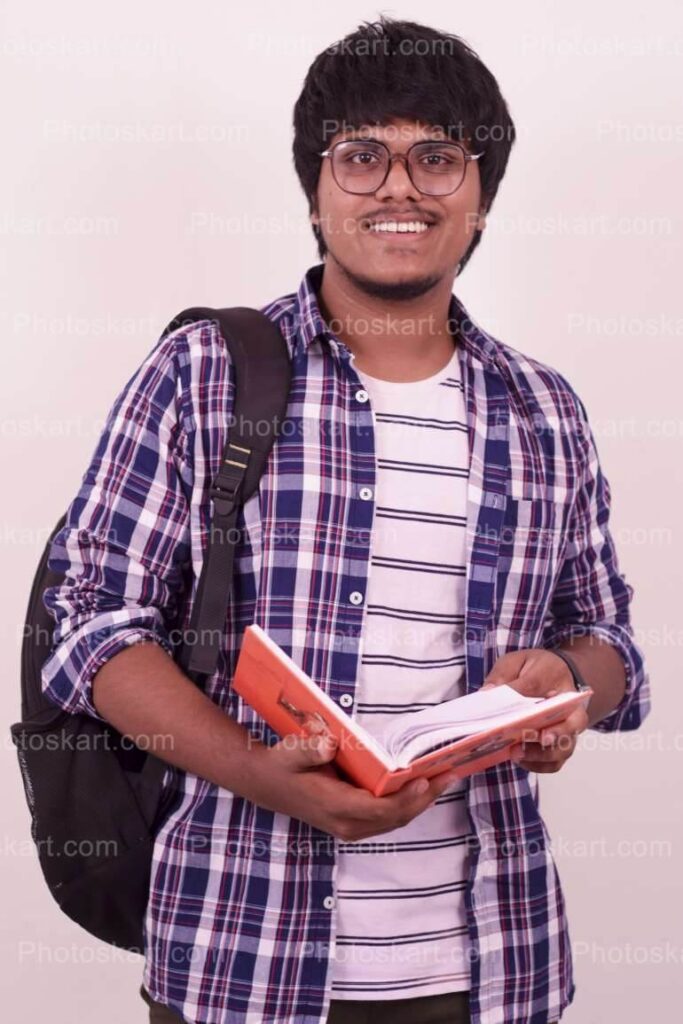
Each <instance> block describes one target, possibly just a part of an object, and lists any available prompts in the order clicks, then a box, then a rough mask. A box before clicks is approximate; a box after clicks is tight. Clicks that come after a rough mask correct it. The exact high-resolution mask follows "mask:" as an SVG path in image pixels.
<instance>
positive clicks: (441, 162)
mask: <svg viewBox="0 0 683 1024" xmlns="http://www.w3.org/2000/svg"><path fill="white" fill-rule="evenodd" d="M461 162H462V158H461V157H460V154H459V151H458V150H457V149H456V150H451V151H448V150H443V149H439V150H432V151H431V152H429V153H424V154H423V155H422V156H421V157H420V163H421V164H424V165H425V166H427V167H450V166H452V165H453V164H457V163H461Z"/></svg>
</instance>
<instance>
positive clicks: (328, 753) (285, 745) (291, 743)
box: [270, 731, 337, 771]
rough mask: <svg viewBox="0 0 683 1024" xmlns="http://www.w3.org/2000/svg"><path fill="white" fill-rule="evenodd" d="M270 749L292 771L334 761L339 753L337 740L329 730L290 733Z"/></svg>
mask: <svg viewBox="0 0 683 1024" xmlns="http://www.w3.org/2000/svg"><path fill="white" fill-rule="evenodd" d="M270 749H271V752H272V753H273V754H274V755H275V756H276V757H278V758H280V760H281V761H282V762H283V764H284V766H285V767H287V768H289V770H290V771H300V770H303V769H305V768H311V767H314V766H316V765H322V764H327V763H328V762H329V761H332V760H333V759H334V757H335V755H336V753H337V741H336V739H335V738H334V736H332V734H331V733H328V732H327V731H325V732H320V733H318V732H315V733H311V732H306V733H290V734H289V736H283V738H282V739H281V740H280V741H279V742H278V743H276V744H274V746H272V747H271V748H270Z"/></svg>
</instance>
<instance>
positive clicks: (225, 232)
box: [0, 0, 683, 1024]
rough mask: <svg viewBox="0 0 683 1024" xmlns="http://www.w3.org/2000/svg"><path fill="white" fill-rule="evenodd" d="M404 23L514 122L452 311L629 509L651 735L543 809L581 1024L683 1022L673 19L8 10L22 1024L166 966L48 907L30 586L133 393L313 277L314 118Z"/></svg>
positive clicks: (596, 742) (14, 877)
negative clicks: (161, 364)
mask: <svg viewBox="0 0 683 1024" xmlns="http://www.w3.org/2000/svg"><path fill="white" fill-rule="evenodd" d="M380 12H382V13H385V14H389V15H392V16H395V17H403V18H407V19H411V20H417V21H420V22H422V23H424V24H426V25H431V26H433V27H435V28H440V29H443V30H446V31H449V32H454V33H456V34H457V35H460V36H462V37H463V38H464V39H465V40H466V41H467V42H468V43H469V44H470V45H471V46H473V47H474V49H476V50H477V51H478V52H479V54H480V56H481V57H482V59H483V60H484V61H485V62H486V63H487V65H488V66H489V67H490V68H491V70H492V71H493V72H494V74H495V76H496V78H497V79H498V82H499V84H500V86H501V89H502V91H503V94H504V95H505V97H506V99H507V101H508V103H509V106H510V109H511V113H512V116H513V118H514V120H515V122H516V126H517V131H518V141H517V143H516V144H515V146H514V148H513V152H512V156H511V161H510V164H509V167H508V172H507V175H506V177H505V179H504V181H503V184H502V186H501V190H500V192H499V195H498V198H497V200H496V202H495V204H494V207H493V210H492V212H491V214H490V215H489V219H488V226H487V229H486V234H485V237H484V240H483V241H482V244H481V245H480V247H479V249H478V250H477V252H476V253H475V255H474V257H473V258H472V261H471V263H470V265H469V266H468V267H467V269H466V270H465V271H464V273H463V276H462V277H461V278H459V279H458V281H457V294H458V295H459V296H460V297H461V298H462V300H463V301H464V302H465V304H466V306H467V307H468V309H469V310H470V312H471V313H472V314H473V316H474V317H475V318H476V319H477V320H478V322H479V323H480V324H481V325H482V326H484V327H485V328H486V329H488V330H489V331H490V332H491V333H493V334H494V335H496V336H497V337H499V338H501V339H502V340H503V341H506V342H507V343H509V344H511V345H513V346H514V347H516V348H519V349H521V350H522V351H524V352H526V353H527V354H529V355H532V356H535V357H536V358H538V359H541V360H543V361H545V362H547V363H549V364H551V365H552V366H554V367H556V368H557V369H558V370H560V372H562V373H563V374H564V375H565V376H567V377H568V378H569V380H570V381H571V382H572V384H573V385H574V387H575V388H576V390H577V391H578V393H579V395H581V397H582V398H583V400H584V402H585V404H586V407H587V409H588V413H589V416H590V419H591V423H592V425H593V429H594V432H595V435H596V438H597V441H598V448H599V453H600V456H601V462H602V466H603V471H604V473H605V475H606V476H607V478H608V480H609V482H610V485H611V488H612V502H613V508H612V519H611V523H612V532H613V536H614V538H615V540H616V543H617V548H618V552H619V557H620V567H621V570H622V571H623V572H624V573H625V574H626V577H627V579H628V581H629V582H630V583H631V584H632V585H633V587H634V589H635V598H634V602H633V606H632V612H633V625H634V628H635V631H636V637H637V639H638V640H639V642H640V643H641V645H642V647H643V649H644V650H645V653H646V656H647V660H648V667H649V670H650V675H651V679H652V685H653V691H654V709H653V711H652V713H651V715H650V717H649V718H648V720H647V722H646V723H645V725H644V727H643V728H642V729H641V730H640V731H639V732H636V733H631V734H621V735H614V736H611V737H603V736H598V734H595V733H593V734H588V735H584V737H583V740H582V744H581V747H580V749H579V750H577V752H576V753H575V755H574V757H573V758H572V759H571V760H570V761H569V763H568V764H567V765H566V767H565V768H564V769H563V770H562V772H561V773H559V774H558V775H553V776H545V777H542V779H541V806H542V810H543V814H544V817H545V819H546V821H547V823H548V825H549V828H550V831H551V834H552V835H553V838H554V841H555V856H556V860H557V864H558V868H559V871H560V875H561V878H562V881H563V885H564V889H565V894H566V899H567V904H568V910H569V915H570V929H571V935H572V940H573V943H574V946H575V949H574V955H575V972H576V980H577V985H578V990H577V995H576V998H575V1002H574V1004H573V1006H572V1007H571V1008H570V1009H569V1010H568V1011H567V1013H566V1015H565V1017H563V1022H565V1021H566V1022H567V1024H579V1022H580V1024H598V1022H599V1024H612V1022H615V1021H619V1022H620V1024H640V1022H641V1021H643V1020H649V1021H653V1022H654V1021H656V1020H663V1019H672V1017H673V1015H674V1014H675V1012H676V1010H677V1008H678V1006H679V1004H680V993H681V975H682V973H683V963H682V961H683V934H682V929H681V914H680V910H681V896H682V893H681V881H680V879H681V867H680V865H681V842H682V838H683V837H682V832H681V818H682V815H681V788H682V787H681V782H682V772H681V759H682V755H683V726H682V724H681V708H682V702H681V697H680V690H679V689H678V688H679V687H680V667H679V665H680V649H681V641H682V637H683V631H682V629H681V624H680V620H679V618H678V615H679V611H680V606H681V602H680V594H681V584H682V582H683V581H682V579H681V563H682V559H681V552H682V538H681V516H680V505H681V496H682V492H683V487H682V474H683V470H682V469H681V466H682V465H683V459H682V455H683V410H682V408H681V401H680V395H681V384H680V381H681V371H682V370H683V357H682V356H681V341H682V339H681V334H682V332H683V320H682V312H681V304H680V295H681V288H680V273H681V200H680V181H681V149H682V148H683V109H682V107H681V103H680V99H681V93H682V88H681V86H682V82H681V63H682V58H683V24H682V21H681V11H680V8H679V7H678V5H677V4H676V3H675V2H673V0H671V2H669V3H667V2H665V0H657V2H653V3H649V4H647V5H630V8H629V6H627V5H623V4H619V3H616V2H614V0H611V2H605V3H596V2H595V0H593V2H587V0H575V2H574V3H572V4H570V5H556V4H547V3H542V2H540V0H533V2H522V3H515V4H508V3H503V2H499V3H485V4H457V3H456V4H454V3H453V2H445V0H443V2H435V0H434V2H430V0H421V2H420V3H403V4H398V5H396V6H394V7H391V8H388V7H385V8H373V7H372V6H369V5H367V4H359V3H356V2H354V0H350V2H347V3H344V4H343V5H339V7H338V9H337V8H332V7H330V6H329V5H324V4H321V3H319V2H309V0H305V2H304V0H298V2H291V0H290V2H289V3H288V4H287V5H283V4H280V3H264V2H263V0H261V2H257V3H251V4H249V5H246V8H245V9H244V10H239V9H237V8H236V7H234V6H233V5H228V4H227V3H218V2H207V3H199V4H185V3H182V4H181V3H177V2H166V3H163V4H162V3H159V2H155V3H145V4H142V3H139V2H138V3H131V2H130V0H119V2H118V3H116V4H108V5H105V6H101V5H97V6H96V7H94V6H93V5H92V4H91V3H86V2H84V0H81V2H73V0H67V2H66V3H59V4H57V5H54V6H53V5H48V4H47V3H44V2H43V3H39V4H33V5H31V6H29V7H28V8H25V7H24V5H20V4H19V3H18V2H17V0H5V3H4V5H3V8H2V14H1V19H2V21H1V25H0V59H1V61H2V64H1V68H2V70H1V79H0V90H1V94H2V96H3V100H4V102H3V108H4V109H3V123H4V134H5V137H4V140H3V141H4V143H5V145H4V147H3V158H2V162H0V179H1V180H0V186H1V190H0V195H1V197H2V199H1V201H0V202H1V206H0V244H1V246H2V250H1V251H2V274H1V275H0V317H1V321H0V322H1V325H2V360H3V381H4V384H5V387H4V388H3V409H2V414H1V415H0V423H1V424H2V435H1V436H2V454H3V478H4V482H5V489H4V502H3V513H2V533H1V534H0V536H1V537H2V548H3V550H2V555H3V569H4V581H5V582H4V586H3V587H2V590H1V598H0V599H1V600H2V619H1V623H2V658H3V672H2V678H3V680H4V686H3V694H2V708H3V716H2V717H3V721H4V722H5V723H6V726H7V728H4V729H3V733H4V737H5V739H4V743H3V744H2V746H1V747H0V751H1V756H2V773H3V778H4V780H5V785H4V799H3V802H2V825H1V831H0V850H1V851H2V871H1V873H0V878H1V879H2V881H1V883H0V884H1V885H2V893H1V897H0V906H1V907H2V913H1V914H0V929H1V933H0V939H1V942H2V948H1V950H0V958H1V962H2V965H3V971H2V973H3V975H4V977H5V979H6V986H5V993H4V997H3V1011H4V1016H5V1018H6V1019H7V1020H26V1021H35V1020H39V1019H43V1018H46V1017H49V1019H50V1021H51V1022H52V1024H73V1021H75V1020H79V1019H84V1020H92V1019H97V1020H98V1021H99V1022H100V1024H120V1022H121V1021H123V1020H125V1021H129V1022H131V1024H132V1022H133V1021H139V1022H140V1024H142V1022H143V1021H145V1020H146V1019H147V1017H146V1009H145V1007H144V1005H143V1003H142V1001H141V1000H140V998H139V995H138V992H137V989H138V985H139V983H140V978H141V961H140V960H139V959H136V958H130V959H128V960H127V959H126V957H125V955H122V954H121V953H120V952H118V951H116V950H113V949H112V948H110V947H107V946H104V945H102V944H99V943H98V942H97V941H96V940H94V939H91V938H90V937H89V936H88V935H87V934H86V933H85V932H83V931H82V930H81V929H79V928H78V927H77V926H76V925H74V924H72V923H71V922H70V921H69V920H68V919H67V918H66V917H64V916H63V915H62V914H61V913H60V912H59V910H58V908H57V906H56V904H54V903H53V901H52V899H51V897H50V895H49V893H48V891H47V888H46V886H45V884H44V882H43V880H42V876H41V874H40V871H39V867H38V864H37V861H36V858H35V856H34V854H33V852H32V848H31V846H30V842H29V818H28V812H27V809H26V806H25V803H24V797H23V792H22V788H21V782H20V775H19V770H18V766H17V761H16V754H15V751H14V748H13V746H12V744H11V741H10V739H9V730H8V727H9V723H10V722H12V721H15V720H16V719H18V717H19V682H18V680H19V649H20V639H21V626H22V623H23V618H24V612H25V608H26V602H27V600H28V593H29V588H30V584H31V580H32V577H33V572H34V569H35V566H36V563H37V560H38V558H39V556H40V553H41V552H42V549H43V546H44V544H45V541H46V539H47V537H48V535H49V533H50V531H51V530H52V527H53V525H54V523H55V522H56V521H57V519H58V518H59V516H60V515H61V514H62V512H63V511H64V508H65V507H66V505H67V504H68V502H69V501H70V500H71V497H72V496H73V494H74V492H75V490H76V489H77V487H78V486H79V484H80V480H81V475H82V473H83V472H84V469H85V467H86V465H87V463H88V461H89V459H90V456H91V454H92V452H93V450H94V447H95V444H96V442H97V437H98V434H99V431H100V428H101V425H102V422H103V420H104V417H105V415H106V413H107V411H108V409H109V407H110V405H111V403H112V401H113V399H114V397H115V396H116V394H117V393H118V391H119V389H120V388H121V387H122V385H123V384H124V383H125V381H126V380H127V379H128V378H129V377H130V375H131V374H132V372H133V371H134V369H135V368H136V367H137V366H138V365H139V363H140V362H141V361H142V359H143V358H144V357H145V355H146V354H147V352H148V351H149V350H150V348H151V347H152V345H153V344H154V343H155V341H156V339H157V337H158V335H159V333H160V332H161V330H162V328H163V327H164V326H165V325H166V323H167V322H168V321H169V320H170V319H171V317H172V316H173V315H174V314H175V313H176V312H178V311H179V310H180V309H182V308H184V307H186V306H190V305H200V304H210V305H215V306H221V305H232V304H239V305H249V304H253V305H262V304H264V303H265V302H267V301H269V300H270V299H272V298H275V297H276V296H279V295H281V294H284V293H287V292H291V291H293V290H295V289H296V288H297V287H298V284H299V281H300V278H301V276H302V275H303V273H304V272H305V270H306V269H307V268H308V267H309V266H311V265H312V264H313V263H315V262H317V261H318V258H317V252H316V249H315V247H314V242H313V236H312V234H311V232H310V229H309V226H308V222H307V207H306V204H305V201H304V198H303V194H302V193H301V191H300V187H299V183H298V180H297V178H296V175H295V173H294V169H293V164H292V158H291V118H292V107H293V104H294V102H295V100H296V98H297V96H298V93H299V90H300V88H301V85H302V82H303V79H304V76H305V73H306V70H307V68H308V66H309V64H310V62H311V61H312V59H313V58H314V56H315V55H316V54H317V53H318V52H319V51H320V50H321V49H322V48H323V47H325V46H327V45H329V44H331V43H332V42H334V41H335V40H337V39H339V38H340V37H342V36H344V35H346V34H347V33H348V32H351V31H353V30H354V29H355V28H356V27H357V25H358V24H359V23H360V22H362V21H366V20H373V19H374V18H376V17H377V15H378V14H379V13H380Z"/></svg>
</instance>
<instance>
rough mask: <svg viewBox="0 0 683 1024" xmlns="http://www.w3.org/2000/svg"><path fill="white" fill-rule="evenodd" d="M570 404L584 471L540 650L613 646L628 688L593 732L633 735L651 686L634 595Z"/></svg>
mask: <svg viewBox="0 0 683 1024" xmlns="http://www.w3.org/2000/svg"><path fill="white" fill-rule="evenodd" d="M574 398H575V400H576V403H577V423H578V425H579V430H578V434H579V440H580V442H581V445H582V449H583V452H584V454H583V458H582V464H583V467H584V468H583V471H582V473H581V485H580V487H579V490H578V493H577V495H576V499H575V502H574V505H573V509H572V516H571V519H570V525H569V539H568V543H567V546H566V549H565V557H564V562H563V564H562V568H561V570H560V573H559V575H558V578H557V582H556V585H555V588H554V592H553V597H552V600H551V604H550V612H549V617H548V619H547V620H546V624H545V626H544V632H543V647H546V648H550V647H556V646H558V645H559V644H560V643H562V642H563V641H565V640H567V639H569V638H570V637H573V636H587V635H592V636H595V637H597V638H599V639H601V640H605V641H607V642H608V643H610V644H612V645H613V647H614V648H615V649H616V650H617V651H618V653H619V654H620V655H621V658H622V660H623V662H624V667H625V672H626V688H625V692H624V695H623V698H622V699H621V701H620V702H619V704H618V705H617V706H616V707H615V708H614V710H613V711H611V712H610V713H609V714H608V715H607V716H606V717H605V718H602V719H600V720H599V721H597V722H595V723H594V724H593V725H592V726H591V728H593V729H595V730H597V731H598V732H615V731H628V730H633V729H637V728H638V727H639V726H640V724H641V723H642V721H643V719H644V718H645V717H646V716H647V714H648V712H649V710H650V682H649V676H648V673H647V670H646V666H645V659H644V655H643V652H642V650H641V649H640V647H639V646H638V644H637V643H636V642H635V640H634V633H633V628H632V625H631V611H630V606H631V601H632V599H633V595H634V589H633V587H632V586H631V585H630V584H629V583H628V582H627V581H626V578H625V576H624V574H623V573H621V572H620V571H619V563H618V557H617V552H616V549H615V545H614V541H613V538H612V535H611V533H610V529H609V516H610V502H611V491H610V486H609V482H608V480H607V478H606V477H605V475H604V474H603V472H602V469H601V467H600V461H599V457H598V451H597V447H596V443H595V438H594V436H593V433H592V430H591V428H590V425H589V422H588V415H587V412H586V408H585V406H584V404H583V402H582V401H581V399H580V398H579V397H578V395H576V394H575V393H574Z"/></svg>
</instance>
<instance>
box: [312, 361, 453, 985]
mask: <svg viewBox="0 0 683 1024" xmlns="http://www.w3.org/2000/svg"><path fill="white" fill-rule="evenodd" d="M352 361H353V357H352ZM354 369H355V370H356V372H357V373H358V376H359V377H360V379H361V381H362V383H363V387H364V388H365V389H366V390H367V392H368V395H369V398H370V406H371V409H372V412H373V419H374V424H375V453H376V461H377V476H376V489H377V493H376V494H375V496H374V497H375V519H374V524H373V531H372V536H371V552H370V570H369V577H368V585H367V594H366V609H365V614H366V618H365V625H364V631H363V637H362V643H361V664H360V669H359V677H358V682H357V688H356V696H357V707H356V713H355V718H356V720H357V721H358V722H360V723H361V724H362V725H363V726H364V727H365V728H367V729H368V730H369V731H370V732H371V733H373V735H379V733H380V732H381V730H382V727H383V726H385V725H386V724H388V723H389V722H390V721H391V720H392V717H393V716H394V715H396V714H406V713H409V712H413V711H420V710H422V709H423V708H426V707H430V706H432V705H434V704H439V703H441V702H442V701H445V700H450V699H452V698H453V697H457V696H459V695H460V694H462V693H464V665H465V648H464V640H463V630H464V610H465V527H466V493H467V477H468V464H469V455H468V444H467V426H466V417H465V407H464V399H463V391H462V382H461V379H460V369H459V361H458V353H457V350H456V349H455V348H454V349H453V355H452V356H451V359H450V361H449V362H448V364H447V365H446V366H445V367H443V368H442V369H441V370H440V371H439V372H438V373H436V374H434V375H433V376H431V377H428V378H426V379H424V380H421V381H411V382H409V383H394V382H389V381H383V380H378V379H377V378H374V377H371V376H369V375H368V374H366V373H363V372H362V371H360V370H359V369H358V367H354ZM464 791H465V783H464V782H463V781H461V780H458V781H456V782H454V783H453V784H452V785H451V786H449V788H448V789H447V790H446V791H445V792H444V793H443V794H442V795H441V796H440V797H439V798H438V799H437V801H436V803H435V804H434V805H433V806H432V807H430V808H428V809H427V810H426V811H424V812H423V813H422V814H420V815H418V816H417V817H416V818H414V819H413V820H412V821H411V822H409V823H408V825H405V826H402V827H400V828H396V829H394V830H392V831H391V832H384V833H381V834H379V835H375V836H371V837H370V838H369V839H366V840H359V841H357V842H353V843H349V842H340V843H339V857H338V861H337V876H336V896H337V904H336V906H337V928H336V937H335V946H334V953H333V958H332V959H333V964H332V998H333V999H392V998H394V999H407V998H410V997H414V996H420V995H436V994H440V993H444V992H455V991H462V990H464V989H469V987H470V958H469V957H468V953H467V950H468V947H469V941H468V935H467V927H466V917H465V908H464V890H465V886H466V881H467V877H468V856H469V854H468V851H469V844H470V841H471V839H472V830H471V825H470V821H469V817H468V814H467V810H466V806H465V799H464V795H465V794H464Z"/></svg>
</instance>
